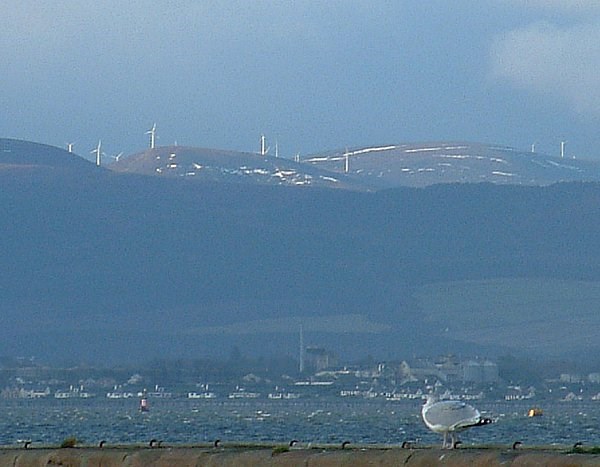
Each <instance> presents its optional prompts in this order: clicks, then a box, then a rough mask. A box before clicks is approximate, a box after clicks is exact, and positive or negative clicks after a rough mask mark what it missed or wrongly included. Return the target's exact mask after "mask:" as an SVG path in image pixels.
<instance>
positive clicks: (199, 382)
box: [0, 348, 600, 406]
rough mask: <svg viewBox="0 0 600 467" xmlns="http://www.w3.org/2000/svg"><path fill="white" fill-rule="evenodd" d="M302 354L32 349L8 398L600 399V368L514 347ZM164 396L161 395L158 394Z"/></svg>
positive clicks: (5, 369)
mask: <svg viewBox="0 0 600 467" xmlns="http://www.w3.org/2000/svg"><path fill="white" fill-rule="evenodd" d="M296 365H297V362H295V361H293V360H292V359H289V361H278V362H277V361H265V360H264V359H258V360H252V359H246V358H244V357H242V356H241V355H239V353H238V351H237V350H236V351H235V352H234V353H233V354H232V356H230V358H229V360H227V361H223V362H210V361H196V362H192V361H190V362H166V361H165V362H151V363H149V364H148V365H145V366H143V367H140V368H136V367H127V366H124V367H120V368H110V369H100V368H95V367H87V366H73V367H69V368H55V367H49V366H45V365H41V364H37V363H36V362H35V361H34V360H31V359H14V360H12V361H11V362H8V361H5V362H3V363H2V367H1V368H0V384H1V386H0V387H1V388H2V389H1V391H0V398H1V399H4V400H8V399H63V400H65V399H106V400H107V401H111V400H124V399H131V400H132V401H133V402H132V403H137V402H135V401H138V400H140V399H145V400H149V401H159V400H162V401H165V400H171V399H177V400H184V399H187V400H190V401H201V400H206V401H209V400H213V401H224V400H272V401H277V400H280V401H291V400H306V399H310V400H314V399H324V400H328V399H340V398H344V399H348V400H349V399H352V400H360V399H365V400H373V401H396V402H401V401H409V400H413V401H414V400H420V399H423V398H424V397H425V395H426V394H431V393H434V394H437V395H438V396H439V397H441V398H445V399H460V400H489V401H509V402H510V401H530V402H531V404H532V406H533V405H536V404H539V403H542V402H543V401H564V402H573V401H599V402H600V372H577V371H568V367H566V369H565V368H563V369H562V371H561V368H558V367H557V368H555V371H556V372H555V373H554V374H552V367H551V368H550V370H546V373H548V374H546V375H540V374H537V375H536V372H535V371H534V369H533V368H531V369H529V371H528V370H527V368H521V369H519V366H523V362H519V361H518V360H517V359H513V360H512V361H511V360H510V358H507V357H504V358H503V359H500V360H498V361H494V360H492V359H486V358H468V359H461V358H459V357H457V356H454V355H445V356H439V357H437V358H415V359H411V360H399V361H391V362H378V361H376V360H373V359H367V360H366V361H364V362H360V363H354V364H342V363H340V362H339V360H338V359H337V358H336V357H335V356H334V355H333V354H332V353H331V352H328V351H327V350H325V349H323V348H308V349H307V350H306V355H305V359H304V362H303V366H304V368H303V369H302V370H303V371H299V368H298V367H297V366H296ZM154 403H156V402H154Z"/></svg>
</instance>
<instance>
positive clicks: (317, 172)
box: [109, 142, 600, 191]
mask: <svg viewBox="0 0 600 467" xmlns="http://www.w3.org/2000/svg"><path fill="white" fill-rule="evenodd" d="M109 168H110V169H111V170H114V171H118V172H126V173H137V174H143V175H154V176H161V177H163V178H172V177H179V178H185V179H188V180H196V181H201V182H207V181H211V182H219V183H244V184H266V185H284V186H308V187H320V188H341V189H351V190H358V191H365V190H369V191H377V190H382V189H388V188H394V187H402V186H408V187H425V186H429V185H434V184H439V183H483V182H489V183H494V184H511V185H531V186H545V185H550V184H552V183H558V182H569V181H600V162H594V161H586V160H579V159H563V158H560V157H552V156H548V155H546V154H540V153H532V152H522V151H518V150H515V149H513V148H510V147H504V146H495V145H488V144H480V143H464V142H458V143H455V142H454V143H453V142H435V143H420V144H396V145H387V146H371V147H354V148H348V149H344V150H334V151H326V152H323V153H318V154H314V155H311V156H306V157H303V158H301V159H300V160H299V161H298V162H294V161H292V160H290V159H285V158H277V157H272V156H268V155H267V156H260V155H258V154H255V153H245V152H236V151H224V150H217V149H205V148H192V147H182V146H167V147H158V148H156V149H148V150H146V151H144V152H141V153H138V154H134V155H132V156H129V157H124V158H121V159H120V160H119V161H118V162H116V163H114V164H111V165H110V166H109Z"/></svg>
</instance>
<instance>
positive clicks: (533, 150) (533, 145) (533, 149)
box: [531, 143, 535, 152]
mask: <svg viewBox="0 0 600 467" xmlns="http://www.w3.org/2000/svg"><path fill="white" fill-rule="evenodd" d="M531 152H535V143H531Z"/></svg>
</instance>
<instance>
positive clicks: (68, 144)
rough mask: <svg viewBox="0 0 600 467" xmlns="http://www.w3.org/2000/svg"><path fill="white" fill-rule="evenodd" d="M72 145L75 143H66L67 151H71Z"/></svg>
mask: <svg viewBox="0 0 600 467" xmlns="http://www.w3.org/2000/svg"><path fill="white" fill-rule="evenodd" d="M73 146H75V143H67V151H69V152H71V153H72V152H73Z"/></svg>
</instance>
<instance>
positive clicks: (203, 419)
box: [0, 399, 600, 446]
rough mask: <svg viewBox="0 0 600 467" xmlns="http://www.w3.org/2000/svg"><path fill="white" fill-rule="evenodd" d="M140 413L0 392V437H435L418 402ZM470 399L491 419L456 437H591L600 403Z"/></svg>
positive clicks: (7, 440) (170, 406)
mask: <svg viewBox="0 0 600 467" xmlns="http://www.w3.org/2000/svg"><path fill="white" fill-rule="evenodd" d="M151 403H152V406H151V410H150V412H148V413H140V412H139V411H138V401H137V400H132V399H129V400H103V399H76V400H57V399H47V400H6V401H1V402H0V445H14V444H17V443H21V442H22V441H24V440H28V441H32V442H33V443H40V444H57V443H60V442H61V441H62V440H64V439H65V438H67V437H70V436H75V437H76V438H77V439H78V440H81V441H82V442H83V443H84V444H97V443H98V442H99V441H101V440H105V441H106V442H107V443H108V444H111V443H113V444H122V443H123V444H125V443H148V441H149V440H151V439H153V438H154V439H157V440H162V441H163V442H164V443H175V444H194V443H207V442H208V443H210V442H213V441H214V440H216V439H220V440H222V441H223V442H273V443H288V442H289V441H290V440H292V439H296V440H298V441H300V442H303V443H310V442H312V443H332V444H337V443H342V442H344V441H350V442H352V443H361V444H392V445H394V444H401V443H402V442H403V441H405V440H410V441H416V442H418V443H422V444H438V443H439V442H440V441H441V438H440V437H439V436H438V435H436V434H434V433H431V432H429V431H428V430H427V428H426V427H425V426H424V425H423V422H422V421H421V416H420V408H421V403H420V402H418V401H402V402H391V401H372V400H356V401H347V400H343V401H339V400H332V401H322V400H320V401H315V400H307V401H302V400H296V401H281V400H276V401H267V400H265V401H255V400H253V401H250V402H248V401H230V400H222V401H218V400H201V401H197V400H194V401H191V400H187V399H173V400H152V401H151ZM476 405H477V407H478V408H479V409H480V410H481V411H482V412H485V414H486V416H490V417H492V418H493V419H494V420H495V423H493V424H492V425H488V426H485V427H478V428H473V429H471V430H469V431H467V432H465V433H463V434H462V437H461V438H462V440H463V442H464V444H465V445H478V444H493V445H511V444H512V443H513V442H514V441H517V440H519V441H521V442H523V443H524V444H529V445H550V444H558V445H572V444H574V443H575V442H583V443H584V444H585V445H587V446H593V445H600V402H583V401H576V402H569V403H567V402H565V403H558V402H556V403H553V405H551V406H547V407H544V415H543V416H540V417H534V418H528V417H527V416H526V413H527V410H528V408H529V407H530V405H525V404H523V403H521V402H502V403H486V402H484V401H481V402H479V403H477V404H476Z"/></svg>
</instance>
